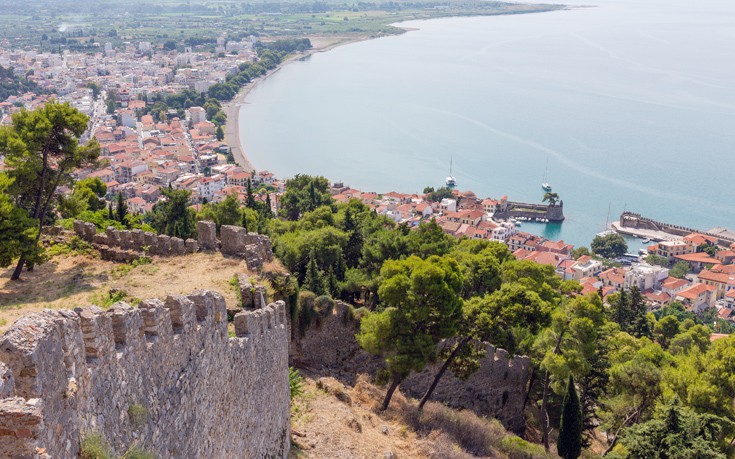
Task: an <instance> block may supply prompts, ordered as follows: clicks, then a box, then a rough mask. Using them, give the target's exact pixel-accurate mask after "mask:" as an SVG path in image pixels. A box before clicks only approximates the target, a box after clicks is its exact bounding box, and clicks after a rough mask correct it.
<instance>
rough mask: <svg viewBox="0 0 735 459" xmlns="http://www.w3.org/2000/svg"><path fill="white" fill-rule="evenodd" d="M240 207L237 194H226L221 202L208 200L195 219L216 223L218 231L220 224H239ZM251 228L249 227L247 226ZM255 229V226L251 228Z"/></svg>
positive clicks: (240, 219)
mask: <svg viewBox="0 0 735 459" xmlns="http://www.w3.org/2000/svg"><path fill="white" fill-rule="evenodd" d="M242 216H243V214H242V209H241V208H240V203H239V202H238V200H237V195H236V194H235V193H232V194H230V195H228V196H227V197H226V198H225V199H224V200H222V202H210V203H207V204H205V205H204V206H203V207H202V211H201V212H200V213H199V214H198V215H197V220H210V221H213V222H214V223H215V224H216V225H217V232H218V233H219V231H220V228H221V227H222V225H240V224H241V223H242ZM248 229H249V230H250V229H251V228H250V227H249V228H248ZM252 230H255V228H252Z"/></svg>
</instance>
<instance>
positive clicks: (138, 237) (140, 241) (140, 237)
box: [130, 229, 145, 250]
mask: <svg viewBox="0 0 735 459" xmlns="http://www.w3.org/2000/svg"><path fill="white" fill-rule="evenodd" d="M130 234H131V235H132V237H133V244H135V247H137V248H139V249H140V250H143V246H144V245H145V233H144V232H143V230H142V229H134V230H132V231H131V232H130Z"/></svg>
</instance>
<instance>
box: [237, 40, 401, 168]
mask: <svg viewBox="0 0 735 459" xmlns="http://www.w3.org/2000/svg"><path fill="white" fill-rule="evenodd" d="M407 30H408V29H407ZM372 38H377V37H370V36H357V37H339V38H335V39H329V38H322V37H317V38H311V40H312V45H313V43H314V42H316V43H317V44H316V45H315V47H314V48H313V49H310V50H309V51H306V52H304V53H300V54H295V55H293V56H291V57H289V58H288V59H286V60H285V61H283V62H281V63H280V64H279V65H278V66H277V67H276V68H274V69H273V70H271V71H269V72H268V73H266V74H265V75H263V76H262V77H259V78H257V79H255V80H253V81H251V82H250V83H248V84H246V85H245V86H243V88H242V89H241V90H240V92H238V93H237V95H236V96H235V97H234V98H233V99H232V100H231V101H230V102H228V103H226V104H224V105H223V107H222V108H223V110H224V112H225V114H226V115H227V123H226V124H225V143H227V144H228V145H229V146H230V149H231V151H232V156H233V157H234V158H235V162H236V163H237V164H238V165H240V166H242V167H243V168H245V170H247V171H248V172H252V171H254V170H255V167H254V166H253V163H252V162H251V161H250V158H248V156H247V154H246V153H245V148H244V147H243V143H242V139H241V138H240V108H241V107H242V106H243V105H245V103H246V102H245V99H247V97H248V95H249V94H250V91H252V90H253V89H255V88H256V87H257V86H258V85H259V84H260V83H262V82H263V81H265V80H266V79H268V78H269V77H270V76H272V75H273V74H275V73H276V72H278V71H279V70H281V68H283V67H284V66H285V65H287V64H289V63H291V62H294V61H297V60H303V59H306V58H307V57H309V56H311V55H312V54H316V53H324V52H327V51H330V50H332V49H334V48H336V47H338V46H342V45H348V44H351V43H357V42H360V41H365V40H370V39H372ZM321 40H324V42H323V43H322V42H321Z"/></svg>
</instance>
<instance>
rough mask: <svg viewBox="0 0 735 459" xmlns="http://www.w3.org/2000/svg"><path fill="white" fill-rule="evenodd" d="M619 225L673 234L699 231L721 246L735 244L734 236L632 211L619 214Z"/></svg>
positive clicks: (684, 234) (683, 234) (681, 234)
mask: <svg viewBox="0 0 735 459" xmlns="http://www.w3.org/2000/svg"><path fill="white" fill-rule="evenodd" d="M620 226H622V227H625V228H636V229H646V230H653V231H663V232H664V233H668V234H673V235H675V236H687V235H689V234H692V233H699V234H704V235H706V236H711V237H713V238H715V239H717V243H718V244H719V245H721V246H723V247H729V246H730V245H731V244H735V238H730V237H727V236H725V235H722V234H715V233H710V232H708V231H701V230H697V229H694V228H687V227H686V226H678V225H672V224H669V223H664V222H660V221H656V220H653V219H650V218H647V217H643V216H642V215H641V214H638V213H634V212H623V213H622V214H620Z"/></svg>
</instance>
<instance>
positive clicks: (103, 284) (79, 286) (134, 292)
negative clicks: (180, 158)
mask: <svg viewBox="0 0 735 459" xmlns="http://www.w3.org/2000/svg"><path fill="white" fill-rule="evenodd" d="M151 258H152V259H151V263H138V264H136V263H132V264H124V263H113V262H110V261H103V260H100V259H97V258H94V257H93V256H89V255H74V254H71V255H67V254H62V255H58V256H56V257H54V258H53V259H52V260H51V261H49V262H47V263H44V264H43V265H40V266H36V267H35V269H34V270H33V271H32V272H23V275H22V277H21V279H22V280H21V281H11V280H10V274H11V273H12V270H11V269H6V270H4V271H2V272H0V276H1V277H0V324H3V322H2V321H5V324H4V325H0V332H2V331H4V330H5V329H7V327H8V326H9V325H11V324H12V323H13V322H15V320H17V319H18V317H20V316H21V315H23V314H25V313H27V312H29V311H36V310H41V309H45V308H51V309H61V308H69V309H73V308H75V307H79V306H87V305H90V304H94V303H99V299H100V298H108V297H109V292H110V291H111V290H112V291H123V292H125V294H126V298H138V299H145V298H162V297H165V296H167V295H174V294H185V293H190V292H192V291H194V290H197V289H206V290H216V291H217V292H219V293H221V294H222V295H224V297H225V299H226V300H227V304H230V305H234V304H235V302H236V297H235V292H233V291H232V290H231V289H230V287H229V285H228V281H229V279H230V278H231V277H232V275H233V274H234V273H235V272H247V264H246V263H245V261H244V260H241V259H236V258H226V257H223V256H222V254H220V253H195V254H190V255H184V256H177V257H169V258H164V257H151Z"/></svg>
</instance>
